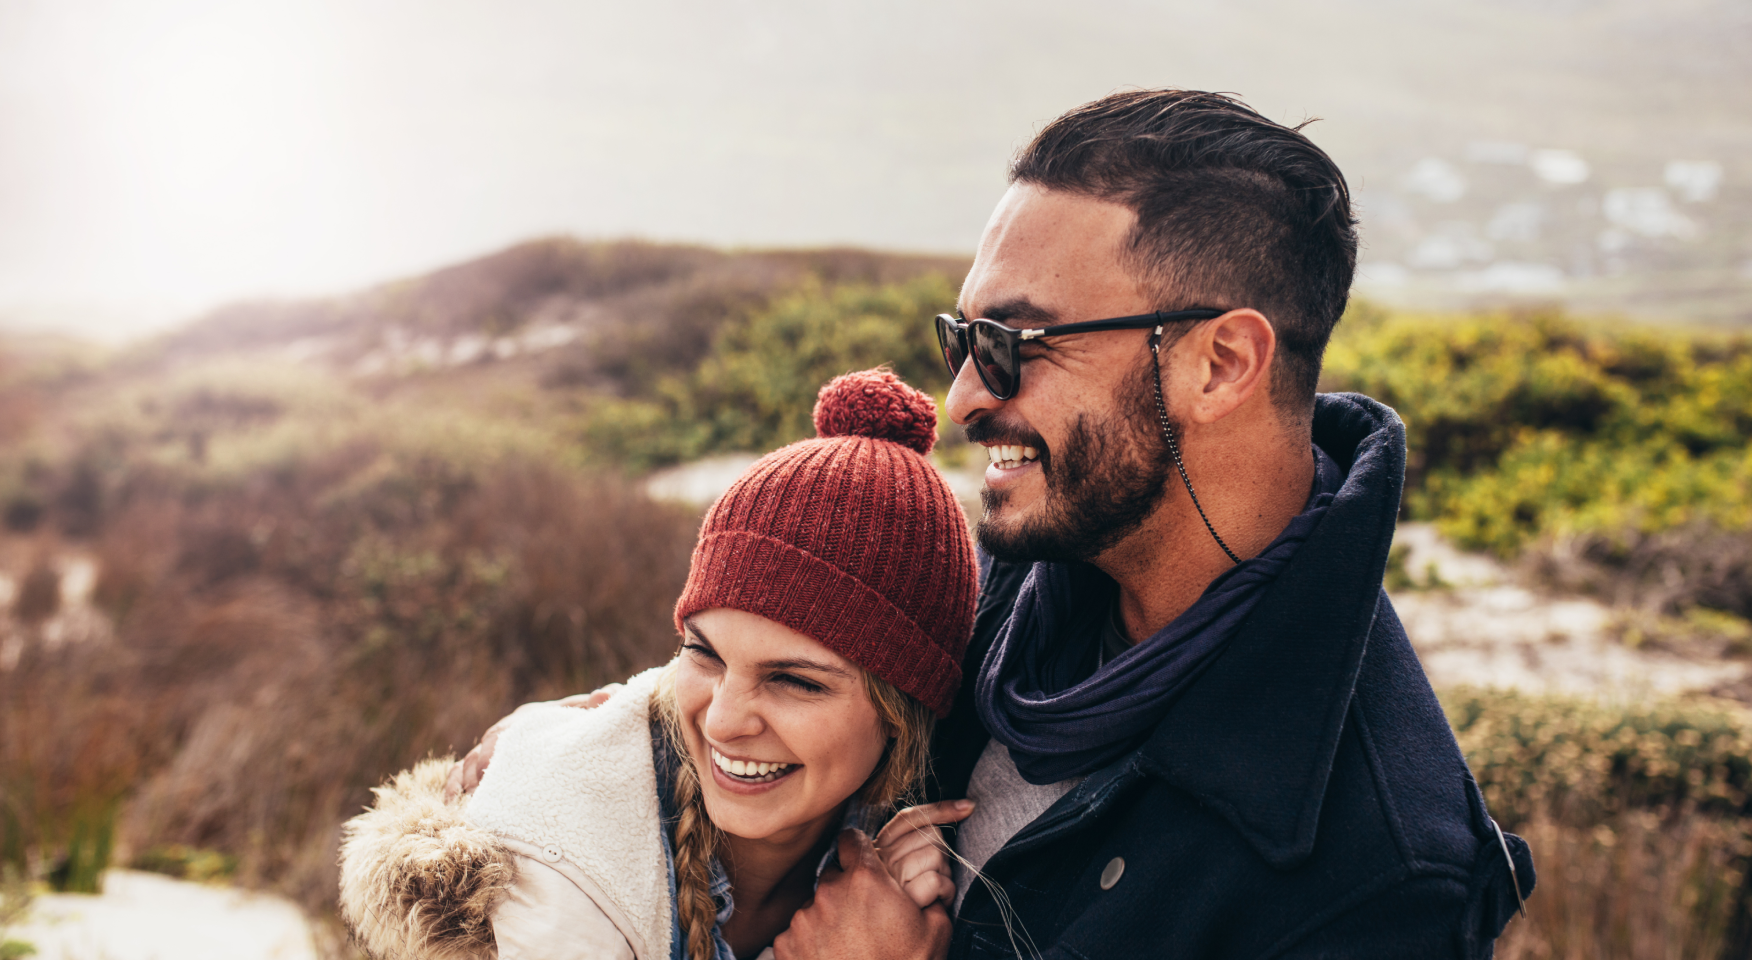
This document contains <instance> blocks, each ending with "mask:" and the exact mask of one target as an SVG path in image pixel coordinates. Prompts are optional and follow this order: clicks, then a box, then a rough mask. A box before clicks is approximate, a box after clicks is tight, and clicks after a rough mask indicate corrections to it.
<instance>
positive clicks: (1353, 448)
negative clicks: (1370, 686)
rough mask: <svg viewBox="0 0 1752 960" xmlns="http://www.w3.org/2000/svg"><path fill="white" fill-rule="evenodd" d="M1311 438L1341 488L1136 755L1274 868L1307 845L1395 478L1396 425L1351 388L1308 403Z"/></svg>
mask: <svg viewBox="0 0 1752 960" xmlns="http://www.w3.org/2000/svg"><path fill="white" fill-rule="evenodd" d="M1314 442H1315V443H1316V444H1318V445H1319V446H1320V448H1321V449H1323V450H1325V451H1326V452H1327V454H1328V455H1330V456H1331V457H1332V459H1333V460H1334V461H1336V462H1337V463H1338V465H1339V466H1340V467H1342V468H1344V469H1345V471H1346V477H1345V482H1344V486H1343V487H1341V488H1340V490H1339V492H1338V494H1337V496H1336V497H1334V498H1333V502H1332V506H1331V507H1330V508H1329V509H1328V510H1327V513H1326V516H1325V517H1324V518H1323V519H1322V520H1321V522H1320V525H1319V526H1318V527H1316V528H1315V529H1314V533H1313V534H1312V535H1311V536H1310V537H1309V538H1308V540H1307V541H1306V542H1305V543H1303V544H1302V546H1301V548H1300V549H1298V550H1297V551H1296V555H1295V557H1294V558H1292V559H1291V561H1290V563H1289V565H1288V566H1287V567H1286V568H1285V569H1284V571H1283V573H1281V574H1280V575H1279V576H1278V579H1277V581H1276V582H1274V583H1273V584H1272V585H1271V586H1270V587H1269V588H1268V592H1267V593H1266V596H1265V598H1264V600H1262V601H1261V602H1260V605H1259V607H1258V608H1257V609H1255V610H1254V612H1253V614H1252V616H1250V617H1249V618H1248V619H1247V622H1246V623H1245V624H1243V625H1242V627H1241V630H1240V632H1239V633H1237V634H1236V635H1235V637H1234V638H1233V639H1232V640H1231V641H1230V642H1229V645H1228V647H1227V649H1225V650H1224V651H1223V653H1222V654H1221V655H1220V656H1219V657H1218V658H1217V660H1216V662H1215V663H1213V664H1211V666H1210V667H1209V668H1208V669H1207V670H1206V671H1205V673H1204V675H1203V676H1201V677H1200V678H1199V679H1198V680H1197V681H1196V682H1195V683H1193V684H1192V686H1191V687H1190V688H1189V689H1188V690H1187V691H1186V692H1185V693H1184V694H1182V695H1181V697H1180V699H1179V700H1178V701H1177V702H1176V703H1175V705H1174V706H1173V707H1172V708H1171V709H1170V710H1169V712H1168V715H1167V717H1166V718H1164V719H1163V720H1162V722H1161V723H1160V724H1159V725H1158V726H1157V727H1156V730H1155V732H1154V733H1153V734H1152V735H1151V737H1150V739H1149V740H1148V741H1147V742H1146V743H1145V744H1144V746H1143V747H1142V748H1141V750H1140V752H1139V759H1140V761H1141V763H1142V765H1143V768H1144V769H1145V770H1146V771H1148V772H1150V773H1153V774H1155V775H1156V776H1158V777H1160V778H1161V779H1163V780H1166V781H1167V782H1168V783H1170V784H1173V785H1174V786H1176V787H1179V788H1180V789H1182V790H1185V791H1187V792H1189V793H1191V794H1193V795H1194V796H1195V797H1197V798H1198V799H1199V800H1200V801H1201V802H1203V803H1204V804H1205V805H1206V806H1208V807H1210V808H1212V809H1215V810H1218V811H1220V812H1221V813H1222V815H1223V816H1224V817H1225V818H1227V819H1228V820H1229V822H1230V823H1231V824H1233V825H1234V827H1235V828H1236V829H1237V830H1239V831H1240V832H1241V834H1242V835H1243V836H1245V837H1246V838H1247V840H1248V842H1249V843H1251V844H1252V845H1253V847H1254V848H1255V849H1256V850H1257V851H1258V852H1259V854H1260V855H1261V856H1262V857H1264V858H1265V860H1266V861H1267V862H1269V863H1271V864H1272V865H1273V866H1274V867H1278V868H1288V867H1291V866H1294V865H1295V864H1297V863H1299V862H1301V861H1302V860H1304V859H1306V858H1307V856H1308V855H1309V854H1310V853H1311V852H1312V851H1313V849H1314V832H1315V827H1316V825H1317V824H1318V822H1319V819H1320V804H1321V800H1322V799H1323V798H1324V797H1325V794H1326V782H1327V778H1328V777H1329V776H1330V775H1331V773H1332V762H1333V757H1334V755H1335V754H1336V753H1337V750H1338V740H1339V735H1340V734H1341V733H1342V732H1343V729H1344V719H1345V714H1346V712H1347V711H1348V710H1349V708H1350V701H1351V695H1352V692H1353V691H1354V689H1355V687H1356V679H1357V671H1358V669H1359V667H1360V666H1361V664H1362V659H1363V649H1364V646H1365V644H1366V642H1367V639H1368V635H1369V630H1370V628H1371V626H1373V624H1374V618H1375V608H1376V603H1377V601H1378V599H1379V597H1380V594H1381V578H1382V576H1383V575H1384V573H1385V571H1386V567H1387V551H1388V548H1389V547H1391V546H1392V541H1393V526H1394V520H1395V518H1396V517H1397V516H1398V513H1399V496H1400V491H1401V487H1402V485H1403V482H1404V475H1405V427H1404V425H1403V424H1402V423H1400V421H1399V417H1398V416H1397V415H1395V414H1394V412H1393V411H1392V410H1390V409H1388V408H1387V407H1385V406H1383V405H1381V404H1379V403H1376V402H1375V401H1373V400H1370V399H1369V398H1367V397H1364V396H1361V395H1359V394H1322V395H1321V396H1319V397H1317V398H1315V405H1314Z"/></svg>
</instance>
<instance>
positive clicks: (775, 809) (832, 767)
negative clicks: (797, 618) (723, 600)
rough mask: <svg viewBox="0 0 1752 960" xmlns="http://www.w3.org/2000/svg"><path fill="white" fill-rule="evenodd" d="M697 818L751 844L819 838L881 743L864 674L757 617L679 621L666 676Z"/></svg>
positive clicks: (718, 612)
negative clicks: (693, 776) (694, 776)
mask: <svg viewBox="0 0 1752 960" xmlns="http://www.w3.org/2000/svg"><path fill="white" fill-rule="evenodd" d="M675 695H676V703H677V706H678V707H679V709H680V713H681V719H682V729H683V732H684V734H685V736H686V738H687V747H688V752H689V753H691V754H693V759H694V765H695V767H696V768H697V769H698V771H699V776H700V783H701V785H702V789H703V793H704V799H705V803H706V813H707V814H708V815H709V816H711V818H712V822H713V823H715V824H717V825H718V828H719V829H720V830H723V831H724V832H725V833H727V834H730V835H731V836H735V837H742V838H744V839H749V840H771V841H776V842H794V841H797V840H800V839H803V838H805V837H806V836H813V835H818V833H819V831H820V830H821V829H822V828H825V827H827V826H837V824H830V823H829V821H830V820H831V819H832V818H833V817H834V815H835V814H836V812H837V811H838V809H839V806H840V804H841V803H843V802H844V801H845V800H846V798H848V797H850V796H851V795H852V794H854V793H856V792H857V791H858V788H859V787H861V786H863V785H864V781H865V780H867V779H869V777H870V774H871V772H872V771H874V770H875V769H876V764H877V762H878V761H879V760H881V758H882V751H883V748H884V747H885V746H886V745H887V743H888V735H887V731H885V730H884V729H883V728H882V723H881V721H880V720H879V719H878V718H877V716H876V707H875V705H874V704H872V703H871V702H870V697H869V694H868V693H867V692H866V691H865V689H864V673H863V670H862V668H860V667H858V666H857V665H856V664H854V663H852V662H851V661H850V660H847V659H846V658H844V657H842V656H840V655H839V654H837V653H834V652H833V651H832V650H829V649H827V648H826V647H824V646H822V645H821V644H819V643H816V642H815V641H814V640H811V639H810V638H808V637H806V636H804V635H803V634H801V633H798V632H797V631H795V630H792V629H791V628H789V627H786V626H784V625H782V624H778V623H774V622H773V621H771V620H768V619H766V618H765V617H760V616H756V615H754V614H752V613H746V612H744V611H741V610H732V609H727V608H717V609H713V610H706V611H703V612H701V613H696V614H694V615H693V616H691V617H689V618H688V619H687V634H686V637H685V639H684V640H683V643H682V652H681V660H680V664H679V665H678V667H677V671H676V676H675Z"/></svg>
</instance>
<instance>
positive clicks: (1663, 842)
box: [1497, 810, 1752, 960]
mask: <svg viewBox="0 0 1752 960" xmlns="http://www.w3.org/2000/svg"><path fill="white" fill-rule="evenodd" d="M1517 829H1518V831H1519V832H1520V834H1521V836H1522V837H1524V838H1525V839H1526V841H1527V843H1528V845H1529V846H1530V847H1531V848H1532V851H1533V859H1534V862H1535V863H1536V864H1537V865H1538V869H1539V889H1538V892H1537V893H1536V894H1535V895H1534V896H1533V897H1532V899H1531V900H1529V901H1528V904H1527V911H1528V913H1527V917H1526V919H1519V918H1517V919H1515V920H1512V921H1510V923H1509V926H1508V929H1507V930H1506V931H1504V934H1503V937H1502V939H1501V940H1499V941H1498V942H1497V957H1498V958H1499V960H1535V958H1537V960H1620V958H1622V960H1717V958H1728V957H1744V956H1746V952H1745V950H1746V946H1745V943H1744V937H1745V926H1744V925H1745V917H1744V915H1743V910H1744V904H1743V899H1742V898H1743V896H1744V893H1743V890H1744V885H1745V881H1746V878H1745V874H1744V871H1745V865H1746V863H1747V859H1748V857H1749V856H1752V821H1747V820H1735V819H1721V818H1716V817H1709V816H1698V815H1690V814H1689V813H1681V814H1679V815H1667V816H1662V815H1661V814H1660V813H1658V812H1656V811H1648V810H1643V811H1635V812H1630V813H1626V814H1623V815H1620V816H1618V817H1616V818H1614V819H1613V820H1612V821H1610V822H1607V823H1601V824H1597V825H1595V826H1592V827H1580V826H1572V825H1566V824H1563V823H1559V822H1557V821H1555V820H1552V819H1550V818H1545V817H1541V818H1539V819H1537V820H1534V821H1532V822H1530V823H1526V824H1522V825H1521V826H1519V827H1518V828H1517Z"/></svg>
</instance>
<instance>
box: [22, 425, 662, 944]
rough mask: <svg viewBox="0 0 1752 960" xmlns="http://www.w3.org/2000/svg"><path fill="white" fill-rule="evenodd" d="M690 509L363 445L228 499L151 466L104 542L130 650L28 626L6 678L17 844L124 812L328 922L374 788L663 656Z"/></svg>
mask: <svg viewBox="0 0 1752 960" xmlns="http://www.w3.org/2000/svg"><path fill="white" fill-rule="evenodd" d="M696 523H697V516H696V515H694V514H692V513H691V512H688V511H682V510H678V509H675V508H671V507H667V506H663V505H659V504H656V503H653V502H651V501H649V500H648V499H646V498H645V497H644V496H643V495H642V494H640V493H638V492H637V491H636V490H634V489H633V488H632V487H630V486H629V485H628V484H626V483H625V482H623V481H619V480H616V479H615V478H613V477H608V476H587V475H580V474H577V473H574V472H571V471H568V470H565V469H562V468H559V467H556V466H554V465H551V464H546V463H543V462H539V461H536V460H532V459H528V458H515V457H513V458H506V459H502V460H500V461H498V462H495V463H492V464H488V465H469V464H467V463H458V462H456V461H455V460H453V459H444V458H440V457H437V456H429V457H422V456H417V455H415V456H409V455H406V454H397V453H392V452H390V451H389V450H387V449H385V448H382V447H380V446H378V445H375V444H372V443H369V442H359V443H355V444H352V445H349V446H346V447H344V448H342V449H338V450H334V451H331V452H330V453H328V454H327V455H325V456H322V457H318V458H314V459H312V460H310V461H308V462H305V463H302V464H299V465H297V466H296V467H293V468H283V469H280V470H278V471H273V470H267V469H264V470H260V471H257V472H255V473H253V474H250V475H248V476H246V477H244V478H243V479H242V480H241V481H240V482H236V483H232V484H230V485H227V486H224V487H220V488H210V489H191V488H189V487H187V486H185V485H180V484H179V483H175V482H171V481H170V480H168V479H167V478H165V477H162V476H155V475H154V474H153V473H152V472H151V471H150V470H137V471H135V472H134V473H133V474H132V475H131V477H130V479H129V480H128V482H127V483H126V484H125V485H124V488H123V489H122V490H121V491H120V492H119V493H118V494H117V495H116V496H115V499H114V503H113V504H112V505H111V506H110V508H109V509H108V510H107V511H106V521H105V523H104V526H103V529H102V530H101V532H100V533H99V534H98V536H97V537H96V539H95V541H94V542H93V544H92V547H93V549H94V552H95V554H96V556H97V559H98V562H99V565H100V568H101V570H102V573H101V576H100V578H99V581H98V583H97V585H96V589H95V592H94V596H95V600H96V602H97V603H98V604H99V605H101V606H102V607H103V608H104V609H105V610H106V611H107V613H108V614H109V615H110V616H111V617H113V620H114V624H115V636H116V640H115V641H114V642H100V641H87V642H79V643H72V642H69V643H62V644H59V645H53V644H49V643H46V642H44V641H43V639H42V637H41V636H39V635H34V634H33V635H30V637H29V639H28V640H27V642H26V644H25V647H24V650H23V653H22V656H21V657H20V659H19V662H18V664H17V666H16V667H15V668H14V669H12V670H10V671H6V672H3V673H0V778H3V779H0V790H3V791H4V800H5V804H4V809H5V811H6V819H5V820H4V821H0V826H3V829H4V838H3V844H0V850H4V851H5V853H6V855H7V859H9V860H12V861H14V862H28V863H30V865H31V866H32V867H34V868H35V869H37V870H38V871H41V870H42V869H44V868H45V867H47V866H49V865H50V864H52V863H53V862H54V861H56V860H58V859H63V858H65V857H67V856H68V855H69V853H77V852H78V850H79V849H80V845H81V843H84V844H85V846H87V847H89V846H90V845H91V844H90V842H89V841H83V840H81V839H79V838H80V836H82V835H81V833H80V832H81V831H82V830H83V831H85V832H86V834H89V833H90V829H91V827H92V825H93V824H96V825H99V826H102V825H104V824H106V823H113V824H118V825H119V838H120V842H121V844H122V846H123V847H124V848H125V849H124V853H125V852H126V850H133V851H141V850H145V849H148V848H151V847H156V846H160V845H163V844H169V843H181V844H186V845H188V846H191V847H195V848H206V849H215V850H219V851H223V852H225V853H228V854H231V855H233V856H234V857H236V861H237V864H238V873H237V877H238V879H239V880H241V881H242V882H244V883H246V884H249V885H252V886H265V887H271V888H274V889H277V890H279V891H282V892H284V893H287V894H290V895H292V896H293V897H295V898H296V899H298V900H299V901H300V902H302V903H304V904H305V905H306V906H307V907H309V908H311V909H313V910H316V911H318V912H326V909H327V907H328V906H329V905H330V904H331V903H332V901H333V898H334V890H335V866H334V863H335V850H336V842H337V831H338V828H339V825H340V823H341V822H342V821H343V820H344V819H345V818H346V817H347V816H349V815H351V813H352V812H354V811H356V810H358V809H359V808H360V807H361V806H363V805H364V804H365V803H366V802H367V801H368V800H369V794H368V789H369V787H371V786H373V785H375V784H377V783H378V782H380V781H381V780H382V779H383V778H384V777H385V776H387V775H388V774H390V773H393V772H394V771H396V770H398V769H401V768H403V767H405V766H407V765H409V764H410V763H412V762H413V761H415V760H417V759H419V758H421V757H424V756H427V755H430V754H434V753H444V752H447V751H451V750H456V749H465V748H466V747H467V746H468V745H469V744H470V743H472V741H473V738H474V737H475V736H476V735H478V733H479V732H480V731H481V730H482V729H484V727H485V726H486V725H487V724H488V723H490V722H491V721H492V720H494V719H496V718H497V717H499V716H501V715H503V714H504V713H505V712H507V711H508V710H509V709H510V708H511V707H513V706H515V705H516V704H518V703H520V702H523V701H526V700H531V699H544V698H550V697H553V696H557V695H560V694H563V693H570V692H575V691H577V690H580V689H589V688H591V687H593V686H596V685H599V684H600V683H602V682H605V681H608V680H612V679H619V678H620V677H623V676H625V675H626V674H628V673H629V672H632V671H634V670H636V669H639V668H641V667H643V666H646V665H648V664H651V663H654V662H658V661H660V660H661V659H662V658H664V657H666V656H668V655H669V653H670V651H671V650H672V648H673V645H674V630H673V627H672V626H671V625H670V623H669V610H670V606H671V604H672V603H673V602H674V597H675V596H676V595H677V594H678V593H679V590H680V585H681V581H682V579H683V578H684V577H685V575H686V565H687V557H688V551H689V549H690V548H691V546H692V542H693V533H694V528H695V525H696ZM17 628H18V629H22V630H27V631H28V630H30V629H33V627H32V626H31V625H30V624H25V623H20V624H18V626H17ZM118 818H119V819H118Z"/></svg>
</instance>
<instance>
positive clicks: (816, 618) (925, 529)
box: [675, 368, 979, 717]
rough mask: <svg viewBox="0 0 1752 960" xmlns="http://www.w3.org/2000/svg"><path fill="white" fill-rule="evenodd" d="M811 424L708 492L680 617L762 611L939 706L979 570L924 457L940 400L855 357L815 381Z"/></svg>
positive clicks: (955, 671) (945, 700)
mask: <svg viewBox="0 0 1752 960" xmlns="http://www.w3.org/2000/svg"><path fill="white" fill-rule="evenodd" d="M815 429H816V432H817V433H818V434H819V436H817V437H815V438H814V439H810V440H801V441H798V442H797V443H793V444H791V445H790V446H788V447H784V448H782V449H780V450H775V451H774V452H772V453H769V454H767V455H766V456H765V457H762V458H761V459H760V460H759V461H757V462H756V463H755V464H754V465H753V466H751V467H749V468H748V470H747V471H745V472H744V473H743V474H742V476H741V477H739V478H737V480H736V482H735V483H734V484H732V485H731V486H730V489H728V490H726V491H725V492H724V495H723V496H721V497H719V498H718V501H717V502H716V503H714V504H712V509H711V510H710V511H708V512H707V513H706V519H705V523H704V525H703V526H702V527H701V529H700V541H699V544H698V545H696V546H695V547H694V552H693V565H692V568H691V569H690V570H689V572H688V578H687V586H686V587H685V588H684V589H683V590H682V594H681V599H680V600H679V601H677V602H676V605H675V624H676V628H677V629H681V626H682V621H683V620H685V619H686V618H687V617H690V616H692V615H693V614H695V613H698V612H700V611H702V610H710V609H713V608H716V607H731V608H734V609H737V610H744V611H747V612H749V613H753V614H756V615H758V616H762V617H766V618H767V619H768V620H773V621H776V622H778V623H782V624H784V625H785V626H788V627H790V628H791V629H793V630H796V631H797V632H799V633H802V634H805V635H806V636H809V637H812V638H814V639H815V640H816V641H817V642H819V643H821V644H822V645H824V646H826V647H828V648H829V649H831V650H833V651H835V652H837V653H839V654H840V655H841V656H843V657H845V658H846V659H848V660H851V661H852V662H853V663H856V664H858V665H859V666H861V667H863V668H864V669H866V670H868V671H870V672H871V673H874V674H875V675H877V676H879V677H881V678H882V679H884V680H887V681H888V682H889V683H892V684H894V685H895V686H896V687H898V688H900V689H901V690H902V691H904V692H905V693H907V694H910V695H911V696H912V697H913V698H914V699H917V700H918V701H919V702H920V703H923V704H924V705H925V706H927V707H929V708H931V710H933V711H934V712H935V713H936V714H937V716H939V717H943V716H947V715H948V713H949V706H950V704H951V703H952V702H953V701H954V699H955V690H956V688H957V686H959V684H960V682H961V657H962V654H963V653H965V652H966V650H967V640H968V637H969V635H970V634H971V633H972V632H973V610H974V601H975V598H976V595H977V593H978V591H979V574H978V570H977V567H976V563H975V560H974V555H973V541H972V539H971V538H970V537H969V536H968V532H967V517H966V516H965V515H964V514H963V513H962V512H961V505H960V504H959V503H957V502H956V500H955V495H954V494H953V493H952V492H950V490H949V484H948V482H947V481H945V480H944V479H943V475H942V474H941V473H939V472H938V471H937V468H936V467H934V466H932V465H931V462H930V461H929V460H927V459H925V455H926V454H928V453H930V452H931V447H932V445H934V444H935V443H936V440H937V405H936V403H934V402H933V401H932V400H931V398H930V397H929V396H927V395H925V394H924V393H921V392H919V391H918V390H915V389H913V388H912V387H909V386H907V385H906V384H905V383H902V382H901V380H900V378H899V377H896V376H895V375H894V373H893V372H892V371H889V370H886V369H881V368H878V369H875V370H863V371H860V372H858V373H848V374H846V375H845V376H843V377H838V378H836V379H834V380H832V381H830V382H829V383H828V384H827V385H826V386H824V387H822V388H821V393H820V395H819V396H818V398H817V399H816V403H815Z"/></svg>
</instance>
